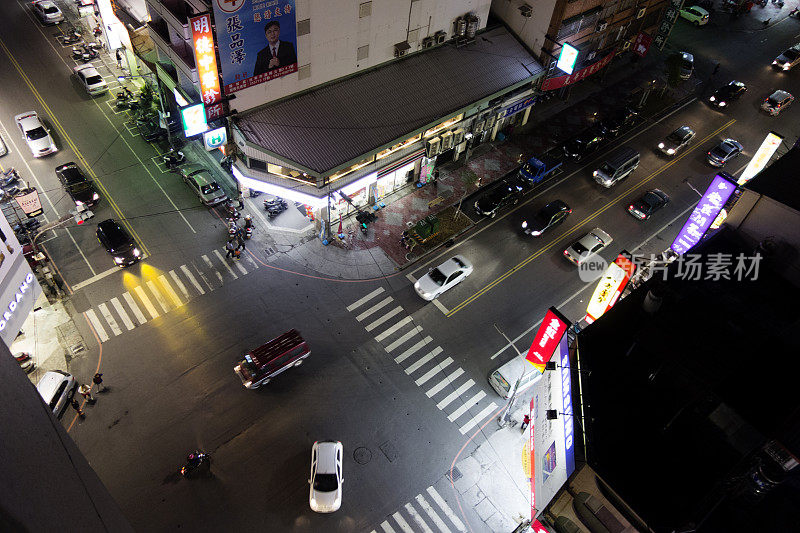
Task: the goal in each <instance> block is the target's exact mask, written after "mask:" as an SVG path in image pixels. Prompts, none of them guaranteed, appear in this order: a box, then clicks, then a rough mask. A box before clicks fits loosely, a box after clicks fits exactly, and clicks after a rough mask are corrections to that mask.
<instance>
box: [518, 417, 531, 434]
mask: <svg viewBox="0 0 800 533" xmlns="http://www.w3.org/2000/svg"><path fill="white" fill-rule="evenodd" d="M530 423H531V417H530V416H528V415H525V416H524V417H523V418H522V425H521V426H520V429H521V430H522V431H525V428H526V427H528V424H530Z"/></svg>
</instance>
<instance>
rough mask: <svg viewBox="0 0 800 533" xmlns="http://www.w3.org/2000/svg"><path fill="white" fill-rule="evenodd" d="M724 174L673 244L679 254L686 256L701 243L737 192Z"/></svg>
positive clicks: (714, 184) (720, 175) (699, 204)
mask: <svg viewBox="0 0 800 533" xmlns="http://www.w3.org/2000/svg"><path fill="white" fill-rule="evenodd" d="M723 174H724V173H721V174H717V175H716V177H714V180H713V181H712V182H711V185H709V186H708V189H706V193H705V194H704V195H703V197H702V198H700V202H698V204H697V206H695V208H694V211H692V214H691V215H689V219H688V220H687V221H686V223H685V224H684V225H683V227H682V228H681V231H680V232H679V233H678V236H677V237H675V240H674V241H673V243H672V246H670V248H672V250H674V251H675V253H677V254H684V253H686V252H687V251H688V250H689V249H690V248H692V247H693V246H694V245H695V244H697V243H698V242H700V239H702V238H703V235H705V233H706V231H708V228H709V226H711V223H712V222H714V219H715V218H717V215H719V212H720V211H722V208H723V207H724V206H725V202H727V201H728V198H730V197H731V195H732V194H733V191H735V190H736V184H735V183H732V182H731V181H729V180H728V179H727V178H726V177H725V176H723Z"/></svg>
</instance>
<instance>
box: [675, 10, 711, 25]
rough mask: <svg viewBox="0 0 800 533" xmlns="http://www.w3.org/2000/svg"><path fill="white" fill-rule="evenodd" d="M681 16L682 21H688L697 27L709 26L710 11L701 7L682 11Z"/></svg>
mask: <svg viewBox="0 0 800 533" xmlns="http://www.w3.org/2000/svg"><path fill="white" fill-rule="evenodd" d="M680 15H681V18H682V19H686V20H688V21H689V22H691V23H692V24H694V25H695V26H705V25H706V24H708V11H706V10H705V9H703V8H702V7H700V6H692V7H687V8H684V9H681V11H680Z"/></svg>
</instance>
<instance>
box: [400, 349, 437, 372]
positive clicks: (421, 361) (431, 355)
mask: <svg viewBox="0 0 800 533" xmlns="http://www.w3.org/2000/svg"><path fill="white" fill-rule="evenodd" d="M443 351H444V350H442V347H441V346H437V347H436V348H434V349H433V350H431V351H430V352H428V353H427V355H424V356H422V357H420V358H419V359H417V360H416V361H415V362H414V363H413V364H411V365H409V367H408V368H406V369H405V372H406V374H408V375H409V376H410V375H411V374H413V373H414V372H416V371H417V370H419V369H420V368H421V367H422V365H424V364H425V363H427V362H428V361H430V360H431V359H433V358H434V357H436V356H437V355H439V354H440V353H442V352H443Z"/></svg>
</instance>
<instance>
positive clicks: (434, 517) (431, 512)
mask: <svg viewBox="0 0 800 533" xmlns="http://www.w3.org/2000/svg"><path fill="white" fill-rule="evenodd" d="M417 502H418V503H419V506H420V507H422V510H423V511H425V514H427V515H428V517H430V519H431V520H433V523H434V524H436V527H438V528H439V530H440V531H441V532H442V533H451V532H450V528H448V527H447V526H446V525H445V523H444V521H443V520H442V519H441V518H439V515H438V514H436V511H434V509H433V507H431V504H429V503H428V501H427V500H426V499H425V498H424V497H423V496H422V494H417Z"/></svg>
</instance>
